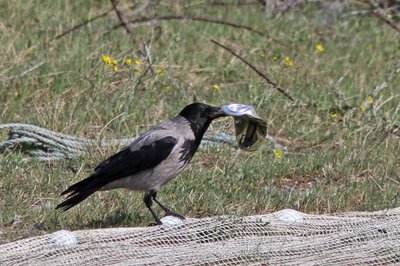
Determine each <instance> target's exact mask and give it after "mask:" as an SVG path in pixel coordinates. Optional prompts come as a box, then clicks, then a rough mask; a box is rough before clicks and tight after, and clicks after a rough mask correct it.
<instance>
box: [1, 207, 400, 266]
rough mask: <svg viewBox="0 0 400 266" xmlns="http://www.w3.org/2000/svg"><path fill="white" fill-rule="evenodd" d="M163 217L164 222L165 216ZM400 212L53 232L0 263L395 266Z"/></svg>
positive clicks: (13, 248) (9, 248) (9, 252)
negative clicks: (390, 265) (391, 265)
mask: <svg viewBox="0 0 400 266" xmlns="http://www.w3.org/2000/svg"><path fill="white" fill-rule="evenodd" d="M167 218H168V217H167ZM399 224H400V208H396V209H391V210H387V211H379V212H371V213H367V212H362V213H361V212H353V213H343V214H334V215H311V214H304V213H300V212H297V211H294V210H290V209H285V210H281V211H278V212H274V213H271V214H267V215H258V216H247V217H233V216H223V217H212V218H204V219H187V220H185V221H184V222H181V223H175V224H174V223H170V224H169V225H162V226H154V227H143V228H142V227H141V228H111V229H95V230H80V231H73V232H69V231H65V230H62V231H58V232H55V233H52V234H48V235H44V236H39V237H31V238H27V239H22V240H18V241H15V242H10V243H7V244H3V245H1V246H0V265H28V264H29V265H49V264H50V265H77V264H79V265H188V264H190V265H238V264H241V265H243V264H244V265H360V264H362V265H366V264H368V265H388V264H398V263H400V241H399V240H400V227H399Z"/></svg>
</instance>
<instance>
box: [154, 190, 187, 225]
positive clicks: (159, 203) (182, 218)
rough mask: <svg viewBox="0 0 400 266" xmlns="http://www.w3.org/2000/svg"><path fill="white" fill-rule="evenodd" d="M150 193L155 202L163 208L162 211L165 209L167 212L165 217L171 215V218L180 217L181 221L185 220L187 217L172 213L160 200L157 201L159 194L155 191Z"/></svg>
mask: <svg viewBox="0 0 400 266" xmlns="http://www.w3.org/2000/svg"><path fill="white" fill-rule="evenodd" d="M150 193H151V194H152V197H153V200H154V201H155V202H156V203H157V204H158V206H160V207H161V209H163V210H164V211H165V216H169V215H171V216H175V217H178V218H179V219H181V220H185V217H183V216H182V215H180V214H177V213H175V212H173V211H171V210H170V209H168V208H167V207H165V206H164V205H162V204H161V202H159V201H158V199H156V196H157V192H156V191H155V190H152V191H150Z"/></svg>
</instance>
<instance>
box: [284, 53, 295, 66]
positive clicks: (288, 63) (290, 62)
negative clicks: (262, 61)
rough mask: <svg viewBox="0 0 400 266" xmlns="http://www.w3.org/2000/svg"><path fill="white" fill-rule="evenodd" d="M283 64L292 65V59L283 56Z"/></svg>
mask: <svg viewBox="0 0 400 266" xmlns="http://www.w3.org/2000/svg"><path fill="white" fill-rule="evenodd" d="M284 64H285V65H287V66H288V67H291V66H293V61H292V60H291V59H290V58H289V56H285V60H284Z"/></svg>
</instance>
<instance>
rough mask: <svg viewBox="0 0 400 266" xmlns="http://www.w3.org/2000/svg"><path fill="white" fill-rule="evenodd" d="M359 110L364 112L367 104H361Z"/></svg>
mask: <svg viewBox="0 0 400 266" xmlns="http://www.w3.org/2000/svg"><path fill="white" fill-rule="evenodd" d="M359 111H360V113H364V112H365V106H364V105H361V106H360V109H359Z"/></svg>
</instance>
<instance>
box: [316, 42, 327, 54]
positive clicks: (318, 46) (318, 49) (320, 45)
mask: <svg viewBox="0 0 400 266" xmlns="http://www.w3.org/2000/svg"><path fill="white" fill-rule="evenodd" d="M315 50H316V51H317V52H318V53H323V52H324V51H325V48H324V47H323V46H322V44H320V43H319V44H317V45H315Z"/></svg>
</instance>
